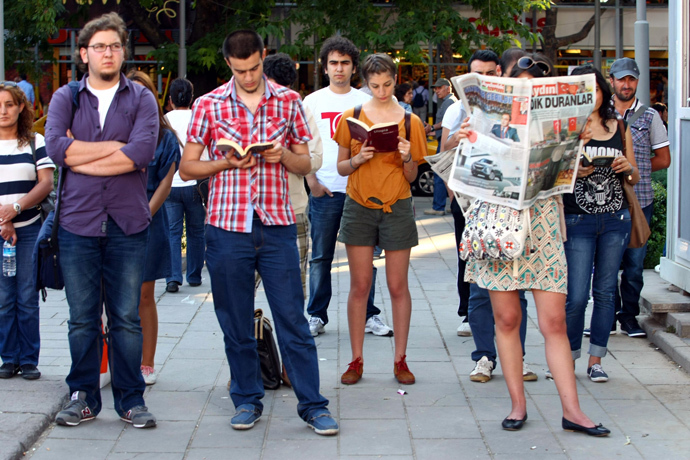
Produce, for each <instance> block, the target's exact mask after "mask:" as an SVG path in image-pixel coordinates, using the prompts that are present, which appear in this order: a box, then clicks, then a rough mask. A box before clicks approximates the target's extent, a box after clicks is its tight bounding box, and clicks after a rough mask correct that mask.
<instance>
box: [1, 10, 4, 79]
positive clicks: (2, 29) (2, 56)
mask: <svg viewBox="0 0 690 460" xmlns="http://www.w3.org/2000/svg"><path fill="white" fill-rule="evenodd" d="M0 33H2V43H0V79H2V81H5V0H0Z"/></svg>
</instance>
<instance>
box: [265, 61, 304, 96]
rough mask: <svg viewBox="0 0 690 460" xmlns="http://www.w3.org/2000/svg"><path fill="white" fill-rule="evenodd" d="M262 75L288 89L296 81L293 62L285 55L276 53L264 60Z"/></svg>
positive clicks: (295, 70)
mask: <svg viewBox="0 0 690 460" xmlns="http://www.w3.org/2000/svg"><path fill="white" fill-rule="evenodd" d="M264 73H265V74H266V76H267V77H268V78H271V79H273V80H275V82H276V83H278V84H279V85H282V86H286V87H288V88H289V87H290V86H291V85H292V84H293V83H294V82H295V80H296V79H297V69H295V62H294V61H293V60H292V59H291V58H290V56H288V55H287V54H285V53H276V54H271V55H269V56H266V59H264Z"/></svg>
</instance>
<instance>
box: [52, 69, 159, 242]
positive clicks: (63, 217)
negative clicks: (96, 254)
mask: <svg viewBox="0 0 690 460" xmlns="http://www.w3.org/2000/svg"><path fill="white" fill-rule="evenodd" d="M87 76H88V75H87ZM87 76H84V78H82V79H81V81H80V82H79V93H78V94H77V96H78V98H79V108H77V109H76V112H75V114H74V121H73V122H72V123H71V125H72V128H71V130H72V134H73V135H74V138H75V139H78V140H80V141H85V142H100V141H112V140H114V141H120V142H124V143H125V144H127V145H125V146H124V147H122V152H123V153H124V154H125V155H127V157H129V158H130V159H131V160H132V161H133V162H134V164H135V165H136V168H137V169H136V171H132V172H129V173H126V174H121V175H118V176H106V177H97V176H87V175H84V174H78V173H74V172H72V171H71V170H70V169H69V167H66V165H65V151H66V150H67V149H68V148H69V146H70V145H71V144H72V142H73V140H72V139H70V138H68V137H67V136H66V133H67V130H68V129H69V128H70V119H71V117H72V91H71V90H70V88H69V87H68V86H67V85H65V86H63V87H61V88H60V89H58V90H57V91H56V92H55V94H54V95H53V98H52V100H51V101H50V107H49V110H48V119H47V120H46V127H45V133H46V135H45V138H46V151H47V153H48V156H49V157H50V158H51V159H52V160H53V162H54V163H55V164H56V165H58V166H62V167H63V172H64V171H66V174H67V175H66V176H65V181H64V186H63V190H62V198H61V201H62V202H61V204H60V226H62V227H63V228H64V229H65V230H67V231H69V232H71V233H75V234H77V235H81V236H94V237H98V236H105V229H106V225H105V222H107V221H108V217H111V218H112V219H113V220H114V221H115V223H116V224H117V225H118V226H119V227H120V228H121V229H122V231H123V232H124V233H125V234H126V235H132V234H134V233H138V232H141V231H142V230H144V229H146V228H147V227H148V225H149V222H150V221H151V211H150V209H149V203H148V200H147V198H146V180H147V175H146V166H147V165H148V164H149V163H150V162H151V160H153V157H154V154H155V151H156V143H157V140H158V106H157V104H158V102H157V101H156V99H155V97H154V96H153V94H151V92H150V91H149V90H148V89H146V88H144V87H143V86H141V85H137V84H135V83H132V82H131V81H130V80H128V79H127V78H126V77H125V76H124V74H120V86H119V88H118V90H117V92H116V93H115V97H114V98H113V102H112V103H111V105H110V108H109V109H108V114H107V116H106V118H105V126H104V128H103V130H101V126H100V121H99V117H98V99H97V98H96V96H94V95H93V94H92V93H91V92H90V91H89V90H88V88H87V87H86V78H87Z"/></svg>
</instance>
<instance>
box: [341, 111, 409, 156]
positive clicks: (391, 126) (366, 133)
mask: <svg viewBox="0 0 690 460" xmlns="http://www.w3.org/2000/svg"><path fill="white" fill-rule="evenodd" d="M346 121H347V126H348V127H349V128H350V136H351V137H352V138H353V139H356V140H358V141H360V142H361V143H364V142H365V141H369V144H368V145H371V146H372V147H374V151H375V152H394V151H396V150H398V124H397V123H394V122H390V123H377V124H375V125H374V126H372V127H369V126H367V124H366V123H364V122H363V121H360V120H358V119H356V118H353V117H348V118H347V120H346Z"/></svg>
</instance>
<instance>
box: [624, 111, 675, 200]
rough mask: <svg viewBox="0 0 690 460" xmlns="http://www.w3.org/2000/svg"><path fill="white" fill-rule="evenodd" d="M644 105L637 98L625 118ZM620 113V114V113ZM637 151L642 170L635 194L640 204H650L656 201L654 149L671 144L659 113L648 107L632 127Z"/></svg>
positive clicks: (636, 158)
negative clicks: (653, 180)
mask: <svg viewBox="0 0 690 460" xmlns="http://www.w3.org/2000/svg"><path fill="white" fill-rule="evenodd" d="M641 105H642V103H641V102H640V100H639V99H635V102H634V103H633V105H632V106H631V107H630V108H629V109H628V110H626V111H625V113H624V114H623V115H622V116H623V119H624V120H626V121H627V120H629V119H630V118H631V117H632V116H633V114H634V113H635V111H636V110H637V109H638V108H639V107H640V106H641ZM619 115H620V114H619ZM630 132H631V133H632V140H633V150H634V151H635V161H636V162H637V169H638V171H639V172H640V181H639V182H638V183H637V184H636V185H635V194H636V195H637V200H638V201H639V202H640V206H642V207H643V208H644V207H646V206H649V205H650V204H652V202H653V201H654V191H653V190H652V151H654V150H656V149H660V148H662V147H666V146H668V145H669V141H668V133H667V132H666V128H665V127H664V124H663V122H662V121H661V117H659V113H658V112H657V111H656V110H654V109H652V108H651V107H648V108H647V110H645V112H644V113H643V114H642V115H640V116H639V117H638V119H637V120H635V123H633V125H632V126H631V127H630Z"/></svg>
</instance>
